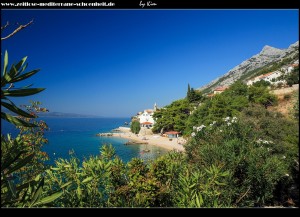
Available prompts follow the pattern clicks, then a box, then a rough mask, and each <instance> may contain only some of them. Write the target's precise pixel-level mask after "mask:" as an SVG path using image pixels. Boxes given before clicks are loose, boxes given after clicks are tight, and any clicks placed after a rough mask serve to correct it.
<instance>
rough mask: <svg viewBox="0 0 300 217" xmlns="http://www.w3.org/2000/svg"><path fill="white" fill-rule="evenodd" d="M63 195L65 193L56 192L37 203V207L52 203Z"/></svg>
mask: <svg viewBox="0 0 300 217" xmlns="http://www.w3.org/2000/svg"><path fill="white" fill-rule="evenodd" d="M62 194H63V192H61V191H60V192H56V193H54V194H52V195H50V196H47V197H44V198H42V199H40V200H39V201H38V202H36V203H35V205H42V204H47V203H50V202H52V201H54V200H56V199H57V198H59V197H60V196H61V195H62Z"/></svg>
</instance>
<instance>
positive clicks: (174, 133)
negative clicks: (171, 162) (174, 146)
mask: <svg viewBox="0 0 300 217" xmlns="http://www.w3.org/2000/svg"><path fill="white" fill-rule="evenodd" d="M165 134H167V136H168V138H170V139H173V138H178V136H179V134H180V132H177V131H169V132H165Z"/></svg>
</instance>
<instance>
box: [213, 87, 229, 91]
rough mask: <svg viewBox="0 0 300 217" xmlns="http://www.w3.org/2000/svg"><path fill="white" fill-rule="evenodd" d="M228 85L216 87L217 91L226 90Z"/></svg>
mask: <svg viewBox="0 0 300 217" xmlns="http://www.w3.org/2000/svg"><path fill="white" fill-rule="evenodd" d="M227 88H228V87H217V88H216V89H215V91H223V90H226V89H227Z"/></svg>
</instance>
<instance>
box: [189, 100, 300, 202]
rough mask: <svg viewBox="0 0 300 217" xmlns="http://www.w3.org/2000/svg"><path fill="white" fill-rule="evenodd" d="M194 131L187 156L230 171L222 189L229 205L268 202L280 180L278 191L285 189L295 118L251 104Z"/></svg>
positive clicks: (292, 157) (293, 156)
mask: <svg viewBox="0 0 300 217" xmlns="http://www.w3.org/2000/svg"><path fill="white" fill-rule="evenodd" d="M193 130H194V132H193V133H192V134H191V136H192V137H191V139H190V141H189V143H188V144H187V145H186V152H187V155H188V159H190V163H192V164H194V165H195V166H198V167H199V168H201V167H203V166H209V165H221V166H223V169H224V170H228V171H229V172H230V177H228V179H229V180H230V181H228V183H229V186H227V188H226V189H225V190H224V192H223V194H225V195H226V196H227V197H228V198H231V199H230V200H231V201H230V202H229V204H231V205H234V206H263V205H267V204H272V201H273V200H274V197H275V196H276V195H274V191H275V190H278V189H279V183H280V184H281V185H280V186H281V189H280V190H279V191H280V192H281V194H283V192H284V191H285V190H286V189H287V188H288V186H289V184H290V182H291V177H290V175H289V174H291V173H292V166H293V165H294V163H293V161H294V160H295V159H296V158H297V149H298V145H297V144H298V140H299V138H298V135H299V132H298V130H297V127H296V124H295V123H294V122H291V121H288V120H286V119H285V118H284V117H282V116H280V115H279V114H277V113H272V112H268V111H267V110H265V109H264V108H262V107H258V106H254V107H252V106H251V107H249V108H246V109H245V110H243V112H242V113H241V115H240V116H239V118H236V117H233V118H230V117H226V118H225V119H223V120H222V121H218V122H212V123H211V124H210V125H207V126H205V125H201V126H198V127H196V126H195V127H194V128H193ZM282 183H284V184H282ZM287 197H288V195H285V199H287ZM281 202H282V201H281Z"/></svg>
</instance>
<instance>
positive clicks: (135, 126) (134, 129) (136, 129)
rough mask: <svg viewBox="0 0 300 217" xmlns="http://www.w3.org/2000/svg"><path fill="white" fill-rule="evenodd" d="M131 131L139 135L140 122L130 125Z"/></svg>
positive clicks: (133, 122)
mask: <svg viewBox="0 0 300 217" xmlns="http://www.w3.org/2000/svg"><path fill="white" fill-rule="evenodd" d="M130 130H131V132H133V133H135V134H138V133H139V132H140V130H141V125H140V122H139V121H137V120H134V121H132V122H131V125H130Z"/></svg>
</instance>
